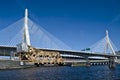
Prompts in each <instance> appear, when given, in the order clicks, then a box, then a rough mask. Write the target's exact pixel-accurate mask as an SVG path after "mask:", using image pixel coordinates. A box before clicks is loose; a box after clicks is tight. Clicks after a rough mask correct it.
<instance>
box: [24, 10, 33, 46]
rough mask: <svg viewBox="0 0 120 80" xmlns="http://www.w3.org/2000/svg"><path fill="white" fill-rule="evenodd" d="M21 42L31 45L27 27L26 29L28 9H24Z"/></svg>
mask: <svg viewBox="0 0 120 80" xmlns="http://www.w3.org/2000/svg"><path fill="white" fill-rule="evenodd" d="M23 42H24V43H26V44H27V45H29V46H30V45H31V44H30V36H29V29H28V9H25V18H24V35H23Z"/></svg>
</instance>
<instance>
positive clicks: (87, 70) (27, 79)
mask: <svg viewBox="0 0 120 80" xmlns="http://www.w3.org/2000/svg"><path fill="white" fill-rule="evenodd" d="M0 80H120V65H117V66H116V68H115V69H109V68H108V66H107V65H101V66H90V67H68V66H61V67H34V68H27V69H17V70H0Z"/></svg>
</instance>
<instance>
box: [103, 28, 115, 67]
mask: <svg viewBox="0 0 120 80" xmlns="http://www.w3.org/2000/svg"><path fill="white" fill-rule="evenodd" d="M108 47H109V48H110V50H111V51H112V54H113V55H116V53H115V50H114V49H113V47H112V44H111V43H110V39H109V34H108V30H106V47H105V48H106V49H105V53H106V52H107V49H108ZM115 60H117V57H109V67H110V68H114V67H115Z"/></svg>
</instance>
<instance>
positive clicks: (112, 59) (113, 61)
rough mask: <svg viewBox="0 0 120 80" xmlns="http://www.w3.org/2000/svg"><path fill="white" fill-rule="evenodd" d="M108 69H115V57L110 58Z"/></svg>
mask: <svg viewBox="0 0 120 80" xmlns="http://www.w3.org/2000/svg"><path fill="white" fill-rule="evenodd" d="M108 65H109V68H115V57H110V58H109V63H108Z"/></svg>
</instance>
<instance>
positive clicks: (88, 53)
mask: <svg viewBox="0 0 120 80" xmlns="http://www.w3.org/2000/svg"><path fill="white" fill-rule="evenodd" d="M41 50H43V51H55V52H60V54H66V55H75V56H83V57H105V58H110V57H120V55H114V54H101V53H92V52H86V51H71V50H69V51H67V50H52V49H41Z"/></svg>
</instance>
